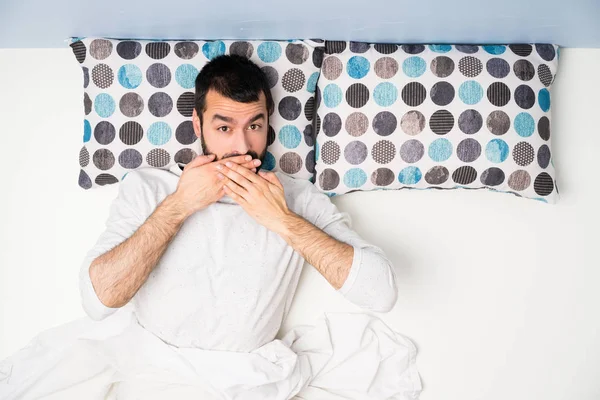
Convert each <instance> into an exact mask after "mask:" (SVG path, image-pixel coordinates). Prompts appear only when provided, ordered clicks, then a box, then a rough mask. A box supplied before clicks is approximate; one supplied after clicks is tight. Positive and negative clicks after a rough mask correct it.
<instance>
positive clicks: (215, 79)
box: [194, 54, 275, 126]
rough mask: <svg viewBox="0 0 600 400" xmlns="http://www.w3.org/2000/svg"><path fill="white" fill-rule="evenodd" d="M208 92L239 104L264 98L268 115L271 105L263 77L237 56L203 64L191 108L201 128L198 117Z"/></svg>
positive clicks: (247, 61)
mask: <svg viewBox="0 0 600 400" xmlns="http://www.w3.org/2000/svg"><path fill="white" fill-rule="evenodd" d="M210 89H212V90H214V91H216V92H217V93H219V94H220V95H222V96H225V97H228V98H230V99H232V100H234V101H237V102H240V103H251V102H255V101H258V100H259V96H260V92H263V93H264V94H265V98H266V100H267V111H268V115H267V118H268V116H269V115H271V114H272V113H273V110H274V108H275V104H274V102H273V96H272V95H271V89H270V88H269V82H268V80H267V76H266V75H265V73H264V72H263V71H262V70H261V69H260V68H259V67H258V65H256V64H255V63H254V62H252V61H251V60H249V59H248V58H246V57H244V56H240V55H237V54H230V55H220V56H217V57H215V58H213V59H212V60H211V61H209V62H208V63H206V64H205V65H204V67H203V68H202V70H200V73H199V74H198V76H197V77H196V93H195V95H194V106H195V108H196V113H197V114H198V117H199V118H200V126H202V122H203V121H202V114H203V113H204V111H206V94H207V93H208V91H209V90H210Z"/></svg>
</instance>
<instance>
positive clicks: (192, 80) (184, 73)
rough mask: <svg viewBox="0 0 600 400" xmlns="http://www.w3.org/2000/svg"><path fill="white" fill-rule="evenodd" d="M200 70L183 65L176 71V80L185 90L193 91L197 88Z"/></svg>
mask: <svg viewBox="0 0 600 400" xmlns="http://www.w3.org/2000/svg"><path fill="white" fill-rule="evenodd" d="M197 76H198V70H197V69H196V67H194V66H193V65H192V64H181V65H180V66H179V67H177V69H176V70H175V80H176V81H177V83H178V84H179V86H181V87H182V88H184V89H192V88H194V87H195V86H196V77H197Z"/></svg>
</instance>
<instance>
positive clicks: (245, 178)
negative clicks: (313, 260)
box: [216, 162, 293, 233]
mask: <svg viewBox="0 0 600 400" xmlns="http://www.w3.org/2000/svg"><path fill="white" fill-rule="evenodd" d="M216 168H217V169H218V170H219V171H221V172H222V173H221V174H218V175H217V177H218V179H220V181H221V182H223V185H224V186H223V189H224V190H225V193H227V194H228V195H229V196H231V198H232V199H233V200H235V201H236V202H237V203H238V204H239V205H241V206H242V208H243V209H244V210H245V211H246V213H248V214H249V215H250V216H251V217H253V218H254V219H255V220H256V221H257V222H258V223H259V224H261V225H263V226H264V227H266V228H267V229H269V230H271V231H273V232H275V233H282V232H283V231H284V229H285V225H284V221H285V219H287V218H288V217H290V216H291V215H292V214H293V213H292V212H291V211H290V210H289V209H288V206H287V203H286V201H285V195H284V191H283V185H282V184H281V182H279V179H277V176H275V174H274V173H272V172H265V171H259V173H258V175H257V174H255V173H252V172H250V171H249V170H248V169H246V168H244V167H242V166H240V165H237V164H235V163H229V162H227V163H226V164H225V165H223V164H220V165H217V166H216Z"/></svg>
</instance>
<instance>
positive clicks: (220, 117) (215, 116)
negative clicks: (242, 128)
mask: <svg viewBox="0 0 600 400" xmlns="http://www.w3.org/2000/svg"><path fill="white" fill-rule="evenodd" d="M261 118H262V119H265V114H264V113H262V112H261V113H258V114H256V115H255V116H254V117H252V118H251V119H250V121H249V122H254V121H257V120H259V119H261ZM216 119H219V120H221V121H225V122H229V123H232V122H235V120H234V119H233V118H231V117H227V116H225V115H220V114H215V115H213V117H212V120H211V121H214V120H216Z"/></svg>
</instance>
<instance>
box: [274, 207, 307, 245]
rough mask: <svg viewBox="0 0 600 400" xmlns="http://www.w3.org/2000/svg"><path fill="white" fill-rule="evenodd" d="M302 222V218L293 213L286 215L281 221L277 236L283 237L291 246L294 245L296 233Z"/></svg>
mask: <svg viewBox="0 0 600 400" xmlns="http://www.w3.org/2000/svg"><path fill="white" fill-rule="evenodd" d="M301 220H302V217H300V216H299V215H298V214H296V213H294V212H292V211H290V212H288V213H287V214H285V215H284V217H283V218H281V220H280V224H279V228H278V229H277V234H279V236H281V237H282V238H283V239H284V240H285V241H286V242H287V243H288V244H289V245H290V246H291V245H292V239H293V235H294V232H295V231H296V230H297V227H298V224H299V223H300V222H301Z"/></svg>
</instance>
